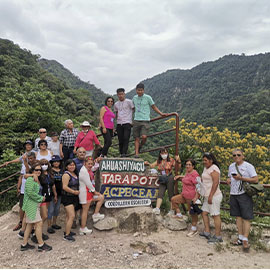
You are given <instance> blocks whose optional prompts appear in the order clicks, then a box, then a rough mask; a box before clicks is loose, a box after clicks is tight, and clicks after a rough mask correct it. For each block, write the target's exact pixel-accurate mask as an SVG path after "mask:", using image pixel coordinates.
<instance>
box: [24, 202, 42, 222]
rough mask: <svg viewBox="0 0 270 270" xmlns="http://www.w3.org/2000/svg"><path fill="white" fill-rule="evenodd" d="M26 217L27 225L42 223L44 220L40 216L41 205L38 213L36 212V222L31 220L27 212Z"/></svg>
mask: <svg viewBox="0 0 270 270" xmlns="http://www.w3.org/2000/svg"><path fill="white" fill-rule="evenodd" d="M25 217H26V218H25V222H26V223H37V222H40V221H42V218H41V216H40V204H38V207H37V212H36V217H35V219H34V220H31V219H29V218H28V216H27V213H26V212H25Z"/></svg>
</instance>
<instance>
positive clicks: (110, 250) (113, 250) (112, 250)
mask: <svg viewBox="0 0 270 270" xmlns="http://www.w3.org/2000/svg"><path fill="white" fill-rule="evenodd" d="M106 250H107V251H109V252H110V253H116V250H115V249H113V248H106Z"/></svg>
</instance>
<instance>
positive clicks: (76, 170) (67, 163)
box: [65, 159, 79, 176]
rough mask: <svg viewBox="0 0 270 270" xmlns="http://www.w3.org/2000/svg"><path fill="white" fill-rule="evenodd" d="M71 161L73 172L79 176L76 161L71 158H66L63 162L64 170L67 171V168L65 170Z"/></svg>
mask: <svg viewBox="0 0 270 270" xmlns="http://www.w3.org/2000/svg"><path fill="white" fill-rule="evenodd" d="M71 163H74V164H75V170H74V173H75V174H76V175H77V176H79V173H78V169H77V165H76V162H75V161H74V160H73V159H68V160H67V161H66V163H65V171H68V170H67V166H68V165H70V164H71Z"/></svg>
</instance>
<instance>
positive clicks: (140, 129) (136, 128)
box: [133, 120, 150, 138]
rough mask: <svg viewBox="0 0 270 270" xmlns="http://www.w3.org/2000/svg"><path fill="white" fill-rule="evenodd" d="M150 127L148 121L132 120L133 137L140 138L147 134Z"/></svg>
mask: <svg viewBox="0 0 270 270" xmlns="http://www.w3.org/2000/svg"><path fill="white" fill-rule="evenodd" d="M149 128H150V121H137V120H134V121H133V137H134V138H140V137H141V136H142V135H147V134H148V131H149Z"/></svg>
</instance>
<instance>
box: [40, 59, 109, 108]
mask: <svg viewBox="0 0 270 270" xmlns="http://www.w3.org/2000/svg"><path fill="white" fill-rule="evenodd" d="M38 63H39V64H40V66H41V67H42V68H44V69H45V70H47V71H48V72H50V73H52V74H53V75H54V76H55V77H57V78H59V79H60V80H62V81H64V82H65V83H66V85H67V86H68V87H69V88H73V89H86V90H88V91H89V94H90V96H91V99H92V100H93V102H94V104H95V105H96V107H97V108H100V107H101V106H102V105H104V100H105V98H106V97H107V96H108V95H107V94H105V93H104V92H103V91H102V90H101V89H98V88H96V87H95V85H93V84H90V83H88V82H84V81H82V80H81V79H80V78H79V77H78V76H76V75H75V74H73V73H72V72H70V71H69V70H68V69H66V68H65V67H64V66H63V65H61V64H60V63H58V62H57V61H55V60H47V59H40V60H39V61H38Z"/></svg>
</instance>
